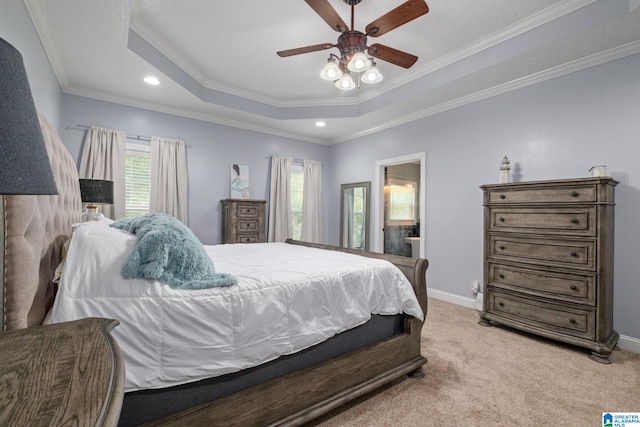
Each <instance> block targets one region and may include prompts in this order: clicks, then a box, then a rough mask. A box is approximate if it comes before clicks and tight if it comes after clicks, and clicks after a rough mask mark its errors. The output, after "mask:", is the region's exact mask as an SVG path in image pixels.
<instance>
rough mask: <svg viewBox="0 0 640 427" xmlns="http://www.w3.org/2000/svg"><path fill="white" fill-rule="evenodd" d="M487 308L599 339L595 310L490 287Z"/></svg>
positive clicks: (516, 319) (552, 329) (566, 331)
mask: <svg viewBox="0 0 640 427" xmlns="http://www.w3.org/2000/svg"><path fill="white" fill-rule="evenodd" d="M487 297H488V298H489V300H488V301H487V303H488V304H487V306H486V307H487V311H488V312H489V313H492V314H496V315H498V316H502V317H505V318H507V319H511V320H514V321H517V322H521V323H526V324H529V325H531V326H536V327H539V328H543V329H546V330H551V331H555V332H560V333H563V334H567V335H572V336H576V337H580V338H586V339H589V340H593V339H595V310H592V309H588V308H585V309H582V308H578V307H568V306H566V305H561V304H554V303H552V302H549V301H546V300H541V299H529V298H525V297H521V296H518V295H512V294H509V293H503V292H500V291H495V290H493V289H492V288H491V287H490V288H489V290H488V295H487Z"/></svg>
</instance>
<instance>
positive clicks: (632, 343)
mask: <svg viewBox="0 0 640 427" xmlns="http://www.w3.org/2000/svg"><path fill="white" fill-rule="evenodd" d="M427 296H428V297H430V298H435V299H439V300H442V301H446V302H450V303H452V304H456V305H461V306H463V307H467V308H473V309H475V308H476V300H475V299H473V298H469V297H461V296H460V295H455V294H450V293H449V292H444V291H439V290H437V289H428V288H427ZM618 347H620V348H621V349H623V350H627V351H632V352H634V353H640V338H634V337H629V336H626V335H620V339H619V340H618Z"/></svg>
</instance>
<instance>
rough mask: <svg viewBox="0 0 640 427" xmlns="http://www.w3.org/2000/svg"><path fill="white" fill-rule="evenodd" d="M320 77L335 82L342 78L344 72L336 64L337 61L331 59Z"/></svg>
mask: <svg viewBox="0 0 640 427" xmlns="http://www.w3.org/2000/svg"><path fill="white" fill-rule="evenodd" d="M320 77H322V78H323V79H324V80H331V81H335V80H338V79H339V78H340V77H342V70H341V69H340V67H338V64H336V61H335V60H334V59H333V58H329V61H327V65H325V66H324V68H323V69H322V71H321V72H320Z"/></svg>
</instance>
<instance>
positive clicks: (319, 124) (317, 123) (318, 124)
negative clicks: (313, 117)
mask: <svg viewBox="0 0 640 427" xmlns="http://www.w3.org/2000/svg"><path fill="white" fill-rule="evenodd" d="M326 125H327V124H326V123H325V122H316V126H318V127H319V128H323V127H325V126H326Z"/></svg>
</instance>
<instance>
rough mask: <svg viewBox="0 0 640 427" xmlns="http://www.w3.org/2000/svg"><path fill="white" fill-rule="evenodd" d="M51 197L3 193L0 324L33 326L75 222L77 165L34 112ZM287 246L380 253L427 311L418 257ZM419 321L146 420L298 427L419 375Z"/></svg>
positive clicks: (45, 305)
mask: <svg viewBox="0 0 640 427" xmlns="http://www.w3.org/2000/svg"><path fill="white" fill-rule="evenodd" d="M40 122H41V128H42V131H43V136H44V139H45V144H46V145H47V150H48V152H49V157H50V161H51V164H52V168H53V172H54V176H55V178H56V183H57V185H58V191H59V193H60V194H59V195H58V196H4V197H3V206H2V207H3V209H2V212H1V213H0V220H2V224H3V225H4V227H0V239H2V241H3V244H4V245H3V246H4V251H3V256H2V257H1V258H0V261H1V262H2V264H3V265H2V267H3V270H2V271H3V272H4V274H3V281H2V287H1V290H2V296H3V304H2V323H3V324H2V329H3V330H11V329H19V328H25V327H29V326H34V325H39V324H41V323H42V322H43V320H44V318H45V315H46V312H47V310H48V309H49V308H50V306H51V304H52V301H53V296H54V285H53V283H52V278H53V274H54V270H55V269H56V267H57V265H58V264H59V262H60V260H61V258H62V246H63V244H64V242H65V241H66V240H67V239H68V238H69V237H70V235H71V224H72V223H74V222H78V221H79V219H80V218H79V217H80V211H81V202H80V193H79V184H78V175H77V169H76V165H75V163H74V161H73V159H72V157H71V155H70V154H69V152H68V151H67V150H66V148H65V147H64V145H63V144H62V142H61V141H60V139H59V137H58V136H57V133H56V132H55V131H53V128H52V127H51V126H50V124H49V123H48V122H47V120H46V118H44V117H43V116H40ZM287 243H289V244H293V245H304V246H311V247H315V248H321V249H327V250H334V251H343V252H349V253H354V254H357V255H363V256H367V257H373V258H380V259H386V260H389V261H390V262H392V263H393V264H395V265H396V266H397V267H398V268H399V269H400V270H401V271H402V272H403V274H404V275H405V276H406V277H407V278H408V279H409V281H410V282H411V284H412V286H413V289H414V291H415V293H416V296H417V297H418V301H419V302H420V305H421V307H422V310H423V312H424V313H425V316H426V313H427V296H426V278H425V274H426V270H427V266H428V262H427V260H425V259H411V258H405V257H399V256H393V255H384V254H378V253H372V252H363V251H355V250H350V249H344V248H338V247H334V246H328V245H320V244H309V243H304V242H299V241H293V240H289V241H287ZM422 325H423V321H421V320H419V319H416V318H414V317H412V316H407V315H403V332H401V333H400V334H399V335H394V336H393V337H390V338H387V339H384V340H382V341H380V342H376V343H374V344H371V345H367V346H365V347H362V348H360V349H357V350H354V351H351V352H349V353H346V354H344V355H342V356H339V357H334V358H331V359H328V360H325V361H323V362H321V363H317V364H315V365H313V366H310V367H307V368H303V369H299V370H297V371H294V372H292V373H290V374H287V375H284V376H281V377H278V378H275V379H273V380H269V381H267V382H265V383H262V384H258V385H255V386H252V387H250V388H247V389H244V390H242V391H239V392H236V393H233V394H230V395H227V396H224V397H221V398H218V399H216V400H214V401H211V402H208V403H204V404H200V405H197V406H195V407H192V408H190V409H187V410H184V411H181V412H179V413H177V414H173V415H171V416H168V417H166V418H164V419H162V420H160V421H154V422H152V423H149V425H176V424H180V425H241V426H250V425H261V426H263V425H300V424H303V423H305V422H307V421H309V420H311V419H313V418H316V417H318V416H320V415H322V414H324V413H326V412H328V411H330V410H332V409H334V408H337V407H339V406H340V405H342V404H344V403H346V402H348V401H349V400H352V399H355V398H357V397H360V396H362V395H364V394H366V393H368V392H370V391H372V390H374V389H376V388H378V387H380V386H382V385H383V384H385V383H388V382H390V381H392V380H394V379H396V378H399V377H401V376H404V375H407V374H409V375H412V376H421V375H424V374H423V372H422V365H423V364H425V363H426V361H427V360H426V358H425V357H423V356H422V355H421V354H420V334H421V330H422Z"/></svg>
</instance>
